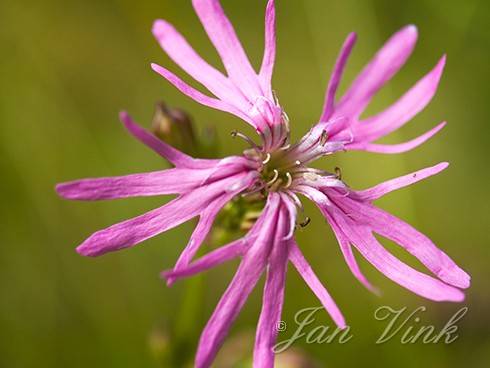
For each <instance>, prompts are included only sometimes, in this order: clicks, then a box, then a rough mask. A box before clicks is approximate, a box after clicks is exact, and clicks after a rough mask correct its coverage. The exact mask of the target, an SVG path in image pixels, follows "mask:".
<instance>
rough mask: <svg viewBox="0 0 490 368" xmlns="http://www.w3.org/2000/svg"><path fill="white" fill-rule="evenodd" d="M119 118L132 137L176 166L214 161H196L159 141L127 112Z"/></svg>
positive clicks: (189, 165)
mask: <svg viewBox="0 0 490 368" xmlns="http://www.w3.org/2000/svg"><path fill="white" fill-rule="evenodd" d="M119 118H120V120H121V122H122V123H123V124H124V126H125V127H126V129H127V130H128V132H129V133H131V135H133V136H134V137H135V138H136V139H138V140H139V141H140V142H142V143H143V144H145V145H146V146H148V147H150V148H151V149H152V150H153V151H155V152H156V153H158V154H159V155H160V156H162V157H163V158H165V159H166V160H168V161H169V162H170V163H171V164H173V165H175V166H184V167H193V166H195V164H196V163H198V162H203V161H208V162H209V163H212V160H194V159H193V158H192V157H190V156H188V155H186V154H185V153H183V152H181V151H179V150H178V149H176V148H174V147H172V146H170V145H168V144H167V143H165V142H163V141H162V140H161V139H158V138H157V137H155V136H154V135H153V134H151V133H150V132H148V131H146V130H145V129H143V128H141V127H140V126H139V125H138V124H136V123H135V122H134V121H133V119H131V116H129V114H128V113H127V112H126V111H121V113H120V114H119Z"/></svg>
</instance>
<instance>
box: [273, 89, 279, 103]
mask: <svg viewBox="0 0 490 368" xmlns="http://www.w3.org/2000/svg"><path fill="white" fill-rule="evenodd" d="M272 97H273V98H274V103H275V104H276V106H279V99H278V98H277V94H276V91H274V90H272Z"/></svg>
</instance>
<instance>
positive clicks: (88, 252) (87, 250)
mask: <svg viewBox="0 0 490 368" xmlns="http://www.w3.org/2000/svg"><path fill="white" fill-rule="evenodd" d="M75 250H76V252H77V253H78V254H80V255H81V256H84V257H96V256H97V255H98V253H97V251H96V250H94V249H93V248H92V247H89V246H87V245H86V244H85V243H84V244H81V245H79V246H78V247H77V248H76V249H75Z"/></svg>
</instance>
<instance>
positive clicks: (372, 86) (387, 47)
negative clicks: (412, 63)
mask: <svg viewBox="0 0 490 368" xmlns="http://www.w3.org/2000/svg"><path fill="white" fill-rule="evenodd" d="M416 41H417V28H416V27H415V26H413V25H409V26H406V27H404V28H402V29H401V30H400V31H398V32H397V33H395V34H394V35H393V36H392V37H391V38H390V39H389V40H388V41H387V42H386V43H385V44H384V46H383V47H382V48H381V50H379V51H378V52H377V53H376V55H375V56H374V57H373V59H372V60H371V61H370V62H369V63H368V64H367V65H366V67H364V69H363V70H362V71H361V73H360V74H359V75H358V77H357V78H356V79H355V81H354V82H353V83H352V84H351V87H350V88H349V89H348V90H347V92H346V93H345V94H344V96H343V97H342V99H341V100H340V102H339V104H338V106H337V107H336V109H335V110H336V111H335V115H336V116H344V115H345V116H350V117H358V116H359V115H360V114H361V113H362V112H363V111H364V108H365V107H366V106H367V105H368V104H369V102H370V101H371V98H372V97H373V96H374V95H375V94H376V92H377V91H378V90H379V89H380V88H381V87H382V86H383V85H384V84H385V83H386V82H387V81H389V80H390V79H391V78H392V77H393V75H395V74H396V72H398V70H399V69H400V68H401V67H402V66H403V64H405V61H406V60H407V59H408V57H409V56H410V54H411V53H412V51H413V48H414V46H415V42H416Z"/></svg>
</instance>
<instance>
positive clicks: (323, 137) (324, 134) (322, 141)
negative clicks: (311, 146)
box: [320, 130, 328, 146]
mask: <svg viewBox="0 0 490 368" xmlns="http://www.w3.org/2000/svg"><path fill="white" fill-rule="evenodd" d="M327 141H328V134H327V131H326V130H323V131H322V135H321V137H320V145H322V146H324V145H325V144H326V143H327Z"/></svg>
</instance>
